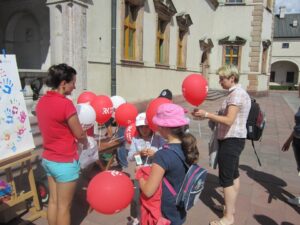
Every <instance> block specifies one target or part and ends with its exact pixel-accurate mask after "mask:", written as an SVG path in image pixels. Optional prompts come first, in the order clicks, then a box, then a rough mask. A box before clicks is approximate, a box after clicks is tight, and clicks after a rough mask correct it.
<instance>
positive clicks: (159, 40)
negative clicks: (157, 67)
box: [155, 18, 168, 65]
mask: <svg viewBox="0 0 300 225" xmlns="http://www.w3.org/2000/svg"><path fill="white" fill-rule="evenodd" d="M167 25H168V24H167V22H166V21H164V20H162V19H161V18H158V19H157V29H156V60H155V61H156V64H161V65H164V64H166V50H165V48H166V46H165V45H166V28H167ZM163 26H164V27H163Z"/></svg>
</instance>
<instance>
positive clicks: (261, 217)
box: [254, 215, 294, 225]
mask: <svg viewBox="0 0 300 225" xmlns="http://www.w3.org/2000/svg"><path fill="white" fill-rule="evenodd" d="M254 218H255V219H256V221H257V222H258V223H259V224H261V225H266V224H268V225H294V224H293V223H289V222H282V223H281V224H278V223H276V222H275V221H274V220H272V219H271V218H270V217H267V216H265V215H254Z"/></svg>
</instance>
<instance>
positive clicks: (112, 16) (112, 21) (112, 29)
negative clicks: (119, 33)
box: [110, 0, 117, 96]
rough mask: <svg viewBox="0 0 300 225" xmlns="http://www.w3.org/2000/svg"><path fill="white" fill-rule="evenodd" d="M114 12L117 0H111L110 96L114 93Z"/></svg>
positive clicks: (115, 12) (115, 11)
mask: <svg viewBox="0 0 300 225" xmlns="http://www.w3.org/2000/svg"><path fill="white" fill-rule="evenodd" d="M116 14H117V0H112V1H111V62H110V65H111V96H114V95H116V86H117V85H116V80H117V79H116V24H117V22H116Z"/></svg>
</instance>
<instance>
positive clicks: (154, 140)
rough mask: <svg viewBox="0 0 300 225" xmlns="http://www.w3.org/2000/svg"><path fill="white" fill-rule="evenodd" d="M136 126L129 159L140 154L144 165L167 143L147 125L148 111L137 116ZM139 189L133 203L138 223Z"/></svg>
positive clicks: (133, 213) (135, 221) (132, 206)
mask: <svg viewBox="0 0 300 225" xmlns="http://www.w3.org/2000/svg"><path fill="white" fill-rule="evenodd" d="M135 126H136V128H137V133H138V135H137V137H134V138H132V141H131V145H130V149H129V153H128V161H134V160H135V158H134V156H136V155H140V156H141V159H142V163H143V165H149V164H151V163H152V160H153V155H154V153H155V152H156V151H157V150H158V149H159V148H160V147H161V146H162V145H163V144H164V143H165V141H164V139H163V138H162V137H161V136H159V135H155V134H154V133H153V131H152V130H151V129H150V128H149V126H148V125H147V119H146V113H145V112H143V113H140V114H139V115H138V116H137V117H136V121H135ZM134 185H135V187H136V190H139V185H138V182H137V181H136V180H135V181H134ZM139 197H140V196H139V191H138V192H136V193H135V196H134V199H133V201H132V204H131V215H132V216H133V221H132V224H138V221H139V220H138V217H140V204H139Z"/></svg>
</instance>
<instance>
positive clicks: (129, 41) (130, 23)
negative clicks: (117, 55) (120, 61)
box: [123, 2, 138, 60]
mask: <svg viewBox="0 0 300 225" xmlns="http://www.w3.org/2000/svg"><path fill="white" fill-rule="evenodd" d="M127 10H128V15H127V16H126V12H127ZM131 10H133V11H135V12H132V11H131ZM137 10H138V9H137V6H135V5H132V4H130V2H125V19H124V43H123V47H124V55H123V56H124V59H125V60H136V53H135V50H136V20H137V15H136V18H133V17H134V15H132V14H133V13H136V14H137V13H138V12H137ZM130 32H133V37H132V38H130ZM130 45H132V50H131V52H132V54H131V55H130Z"/></svg>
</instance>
